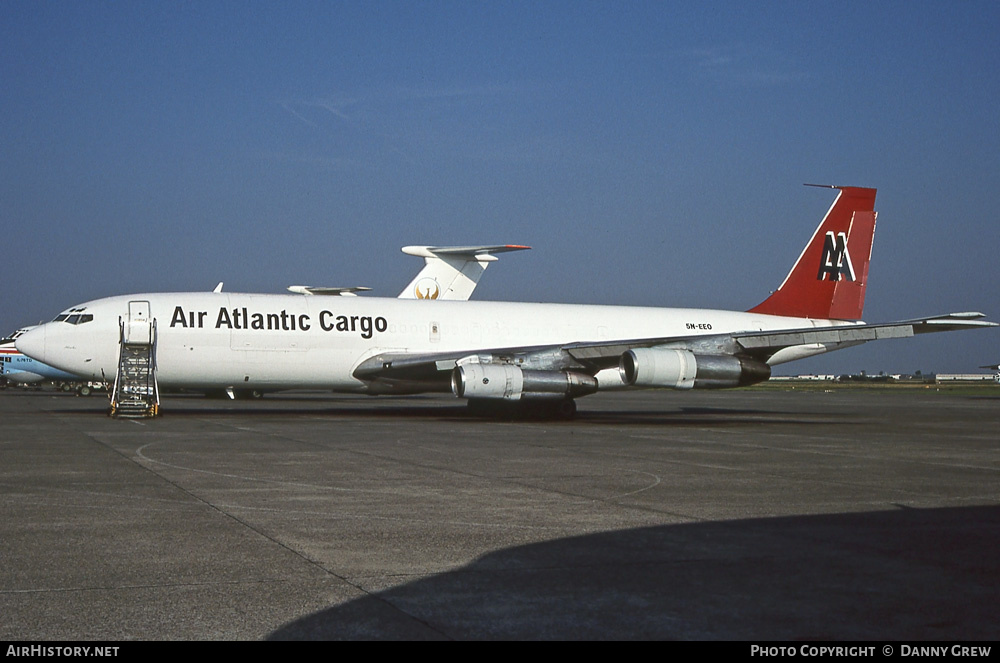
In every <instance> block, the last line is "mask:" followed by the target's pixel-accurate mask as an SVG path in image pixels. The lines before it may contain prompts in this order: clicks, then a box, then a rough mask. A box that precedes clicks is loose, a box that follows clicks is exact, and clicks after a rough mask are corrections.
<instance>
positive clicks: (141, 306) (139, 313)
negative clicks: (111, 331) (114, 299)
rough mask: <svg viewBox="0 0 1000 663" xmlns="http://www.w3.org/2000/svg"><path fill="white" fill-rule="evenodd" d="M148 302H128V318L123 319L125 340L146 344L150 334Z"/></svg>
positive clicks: (149, 339) (148, 341)
mask: <svg viewBox="0 0 1000 663" xmlns="http://www.w3.org/2000/svg"><path fill="white" fill-rule="evenodd" d="M150 320H151V318H150V317H149V302H142V301H132V302H129V303H128V320H126V321H125V342H126V343H136V344H145V345H148V344H149V343H150V342H151V341H152V339H151V336H150V324H149V323H150Z"/></svg>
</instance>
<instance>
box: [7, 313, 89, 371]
mask: <svg viewBox="0 0 1000 663" xmlns="http://www.w3.org/2000/svg"><path fill="white" fill-rule="evenodd" d="M29 329H33V327H23V328H21V329H18V330H17V331H15V332H14V333H13V334H11V335H10V336H8V337H6V338H3V339H0V374H2V375H3V378H4V380H6V381H7V382H13V383H16V384H40V383H42V382H46V381H53V382H78V381H79V380H80V377H79V376H77V375H73V374H72V373H67V372H66V371H60V370H59V369H58V368H53V367H52V366H49V365H47V364H43V363H42V362H40V361H38V360H36V359H32V358H31V357H28V356H27V355H25V354H24V353H22V352H20V351H19V350H18V349H17V348H16V347H15V341H16V340H17V338H18V337H19V336H21V335H22V334H24V333H25V332H26V331H28V330H29Z"/></svg>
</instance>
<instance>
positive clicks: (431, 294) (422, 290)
mask: <svg viewBox="0 0 1000 663" xmlns="http://www.w3.org/2000/svg"><path fill="white" fill-rule="evenodd" d="M413 294H415V295H416V296H417V299H437V298H438V297H440V296H441V286H440V285H438V282H437V281H435V280H434V279H428V278H423V279H420V280H419V281H418V282H417V284H416V285H415V286H413Z"/></svg>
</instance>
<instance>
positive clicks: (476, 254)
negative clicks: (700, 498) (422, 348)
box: [288, 244, 531, 300]
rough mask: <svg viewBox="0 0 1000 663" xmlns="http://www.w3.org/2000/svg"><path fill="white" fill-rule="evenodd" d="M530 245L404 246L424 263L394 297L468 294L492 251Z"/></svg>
mask: <svg viewBox="0 0 1000 663" xmlns="http://www.w3.org/2000/svg"><path fill="white" fill-rule="evenodd" d="M530 248H531V247H530V246H520V245H516V244H501V245H491V246H404V247H403V249H402V251H403V253H406V254H409V255H411V256H418V257H420V258H423V259H424V267H423V269H421V270H420V272H418V273H417V275H416V276H415V277H414V278H413V280H412V281H410V283H409V285H407V286H406V287H405V288H403V291H402V292H401V293H399V295H398V299H456V300H466V299H469V298H470V297H472V292H473V291H474V290H475V289H476V285H478V283H479V279H480V278H482V276H483V272H485V271H486V268H487V267H489V264H490V263H491V262H496V261H497V260H498V258H497V257H496V256H494V255H493V254H494V253H505V252H507V251H524V250H526V249H530ZM288 290H289V291H290V292H294V293H298V294H301V295H339V296H341V297H344V296H348V297H349V296H354V295H355V293H358V292H363V291H367V290H371V288H365V287H352V288H337V287H331V288H327V287H317V286H309V285H290V286H288Z"/></svg>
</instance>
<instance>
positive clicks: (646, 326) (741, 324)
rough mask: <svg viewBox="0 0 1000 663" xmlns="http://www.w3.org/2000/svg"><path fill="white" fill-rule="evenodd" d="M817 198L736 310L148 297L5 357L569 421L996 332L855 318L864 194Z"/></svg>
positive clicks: (864, 235)
mask: <svg viewBox="0 0 1000 663" xmlns="http://www.w3.org/2000/svg"><path fill="white" fill-rule="evenodd" d="M828 188H831V189H836V190H838V191H839V194H838V195H837V198H836V200H835V201H834V203H833V205H832V206H831V207H830V209H829V211H828V212H827V214H826V216H825V217H824V219H823V220H822V222H821V223H820V225H819V227H818V228H817V229H816V231H815V233H814V234H813V236H812V238H811V239H810V240H809V242H808V244H807V245H806V247H805V249H804V250H803V252H802V254H801V255H800V256H799V258H798V260H797V261H796V262H795V264H794V266H793V267H792V269H791V271H790V272H789V274H788V276H787V277H786V278H785V280H784V282H783V283H782V284H781V285H780V286H779V287H778V289H777V290H776V291H774V292H773V293H772V294H771V295H770V296H769V297H767V298H766V299H765V300H764V301H763V302H761V303H760V304H758V305H757V306H754V307H753V308H751V309H750V310H749V311H746V312H739V311H720V310H707V309H672V308H646V307H627V306H596V305H568V304H539V303H516V302H481V301H468V302H464V301H463V302H455V301H440V298H439V300H438V301H435V302H427V301H423V302H417V301H408V300H401V299H386V298H375V297H342V298H340V297H337V298H331V297H304V296H301V295H266V294H240V293H222V292H220V293H200V292H192V293H151V294H137V295H124V296H117V297H109V298H106V299H99V300H95V301H90V302H86V303H84V304H80V305H77V306H74V307H73V308H71V309H69V310H67V311H66V312H64V313H62V314H61V315H59V316H58V317H56V319H55V320H54V321H52V322H49V323H46V324H44V325H41V326H40V327H38V328H36V329H33V330H31V331H29V332H27V333H25V334H24V335H23V336H21V337H20V338H19V339H17V347H18V349H20V350H21V351H23V352H24V353H25V354H27V355H29V356H32V357H35V358H37V359H39V360H41V361H44V362H46V363H49V364H52V365H54V366H56V367H59V368H61V369H63V370H67V371H70V372H73V373H79V374H81V375H85V376H88V377H92V378H100V377H101V376H102V375H105V374H107V375H114V374H115V372H116V370H117V368H118V365H119V354H120V347H119V339H120V338H123V339H126V343H125V345H127V346H129V347H131V346H132V345H133V343H132V342H131V341H128V339H129V338H130V334H131V335H134V336H135V337H136V338H139V339H140V340H139V341H138V342H139V343H147V344H148V345H149V346H150V347H154V348H155V365H156V378H157V380H158V381H159V384H160V385H161V386H163V387H167V388H169V387H179V388H193V389H203V388H218V387H219V386H220V385H228V386H232V387H233V388H244V389H260V390H265V391H267V390H277V389H293V388H322V389H330V390H334V391H343V392H357V393H367V394H411V393H420V392H449V391H450V392H452V393H454V394H455V395H456V396H458V397H460V398H465V399H468V400H469V403H470V404H483V403H511V402H517V403H520V404H526V405H531V404H534V403H546V404H548V405H549V407H550V408H551V412H552V413H554V414H557V415H562V416H571V415H572V414H573V413H574V412H575V409H576V405H575V401H574V399H575V398H577V397H580V396H584V395H587V394H592V393H594V392H596V391H598V390H601V389H609V388H622V387H665V388H671V389H680V390H685V389H691V388H695V389H699V388H708V389H711V388H726V387H737V386H741V385H748V384H753V383H756V382H761V381H763V380H767V379H768V377H769V376H770V374H771V367H772V366H774V365H777V364H781V363H784V362H788V361H792V360H796V359H802V358H805V357H811V356H814V355H817V354H820V353H824V352H829V351H831V350H837V349H840V348H845V347H850V346H854V345H859V344H861V343H865V342H868V341H874V340H881V339H887V338H903V337H909V336H913V335H914V334H921V333H926V332H937V331H946V330H958V329H972V328H982V327H992V326H996V325H995V323H992V322H987V321H984V320H981V318H982V317H983V314H981V313H953V314H949V315H943V316H935V317H929V318H918V319H914V320H905V321H901V322H891V323H884V324H867V323H864V322H860V321H859V318H861V314H862V309H863V306H864V298H865V289H866V287H867V282H868V264H869V260H870V257H871V247H872V240H873V236H874V232H875V219H876V215H875V211H874V204H875V189H866V188H860V187H828ZM431 253H433V252H431ZM413 285H414V284H411V286H413ZM416 285H419V284H416ZM418 292H427V291H426V290H423V289H420V288H418ZM431 292H433V291H431ZM154 316H155V317H156V320H155V323H154V325H153V328H150V322H151V321H153V319H154ZM143 330H145V331H143ZM124 347H125V346H122V349H124Z"/></svg>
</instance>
